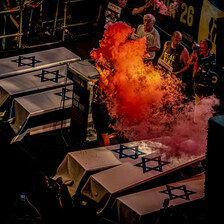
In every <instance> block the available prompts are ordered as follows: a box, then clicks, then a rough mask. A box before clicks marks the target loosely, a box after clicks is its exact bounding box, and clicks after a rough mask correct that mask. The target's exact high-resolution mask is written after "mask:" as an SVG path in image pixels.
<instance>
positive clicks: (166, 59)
mask: <svg viewBox="0 0 224 224" xmlns="http://www.w3.org/2000/svg"><path fill="white" fill-rule="evenodd" d="M181 42H182V34H181V32H179V31H175V32H174V33H173V35H172V37H171V41H166V42H165V44H164V46H163V53H162V55H161V56H160V58H159V60H158V64H160V65H168V66H167V67H169V68H170V72H172V74H174V75H176V76H177V77H179V78H180V79H181V80H182V73H183V72H185V71H186V70H187V69H188V68H189V64H188V58H189V52H188V50H187V48H186V47H184V46H183V45H182V44H181ZM164 63H165V64H164ZM168 70H169V69H168Z"/></svg>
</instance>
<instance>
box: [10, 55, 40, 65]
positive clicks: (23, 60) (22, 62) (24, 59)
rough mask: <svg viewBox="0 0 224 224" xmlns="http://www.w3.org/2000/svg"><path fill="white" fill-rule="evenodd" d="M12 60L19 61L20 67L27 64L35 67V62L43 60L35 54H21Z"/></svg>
mask: <svg viewBox="0 0 224 224" xmlns="http://www.w3.org/2000/svg"><path fill="white" fill-rule="evenodd" d="M12 62H16V63H18V67H21V66H25V65H27V66H30V67H35V64H36V63H39V62H41V61H39V60H36V59H35V56H31V57H24V56H19V58H18V59H16V60H12Z"/></svg>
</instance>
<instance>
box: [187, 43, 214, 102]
mask: <svg viewBox="0 0 224 224" xmlns="http://www.w3.org/2000/svg"><path fill="white" fill-rule="evenodd" d="M192 48H193V52H192V53H191V55H190V57H189V59H188V64H189V65H193V66H194V67H193V75H192V76H193V82H194V95H195V96H196V97H199V98H201V97H203V96H208V95H212V94H214V93H215V88H216V87H217V83H218V75H217V73H216V57H215V53H212V52H211V49H212V42H211V41H210V40H209V39H204V40H202V41H201V43H200V46H199V45H198V44H196V43H194V44H193V46H192Z"/></svg>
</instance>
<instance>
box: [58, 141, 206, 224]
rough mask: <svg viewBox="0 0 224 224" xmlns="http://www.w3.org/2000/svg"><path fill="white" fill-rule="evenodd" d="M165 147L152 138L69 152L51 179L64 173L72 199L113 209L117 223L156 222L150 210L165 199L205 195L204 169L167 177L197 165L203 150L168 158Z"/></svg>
mask: <svg viewBox="0 0 224 224" xmlns="http://www.w3.org/2000/svg"><path fill="white" fill-rule="evenodd" d="M168 147H169V146H166V145H164V144H162V143H160V142H159V141H158V139H157V140H156V139H152V140H144V141H136V142H128V143H124V144H117V145H111V146H105V147H99V148H92V149H86V150H81V151H74V152H69V153H68V154H67V155H66V157H65V158H64V160H63V161H62V162H61V164H60V165H59V167H58V169H57V171H56V174H55V176H54V178H55V179H57V178H59V177H60V178H62V181H63V183H64V184H66V185H67V187H68V191H69V194H70V196H71V198H73V200H74V201H75V203H83V202H85V203H87V204H90V205H91V206H90V207H94V209H95V212H96V213H97V214H98V215H102V216H103V215H104V214H112V215H110V216H112V217H113V219H114V220H113V221H114V222H115V223H155V220H154V222H153V220H152V219H151V218H150V217H151V216H150V215H151V214H153V213H156V212H157V213H158V212H159V211H160V210H161V209H162V208H163V203H164V201H166V200H168V201H169V204H170V205H171V206H179V205H183V204H185V203H189V202H193V201H197V200H200V199H202V198H203V197H204V179H205V177H204V173H203V169H202V170H200V171H199V172H196V173H194V175H193V174H192V175H189V178H188V179H185V178H180V176H181V175H180V176H179V178H170V176H171V175H172V174H174V176H178V175H177V173H179V174H180V173H181V171H183V169H184V168H186V167H190V166H194V167H195V166H196V164H199V163H201V161H203V160H204V159H205V155H200V156H183V157H182V158H174V157H167V156H166V153H164V152H165V151H166V149H168ZM162 152H163V153H162ZM192 173H193V172H192ZM172 179H173V180H175V181H174V182H172V181H171V180H172ZM156 181H157V184H155V183H156ZM77 198H78V200H80V201H77ZM115 217H116V218H115Z"/></svg>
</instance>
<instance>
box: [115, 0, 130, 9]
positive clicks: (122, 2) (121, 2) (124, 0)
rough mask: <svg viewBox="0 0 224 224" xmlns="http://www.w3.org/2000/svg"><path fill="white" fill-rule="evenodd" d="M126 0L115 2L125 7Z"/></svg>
mask: <svg viewBox="0 0 224 224" xmlns="http://www.w3.org/2000/svg"><path fill="white" fill-rule="evenodd" d="M127 2H128V0H117V4H118V6H119V7H121V8H122V7H125V6H126V4H127Z"/></svg>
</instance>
